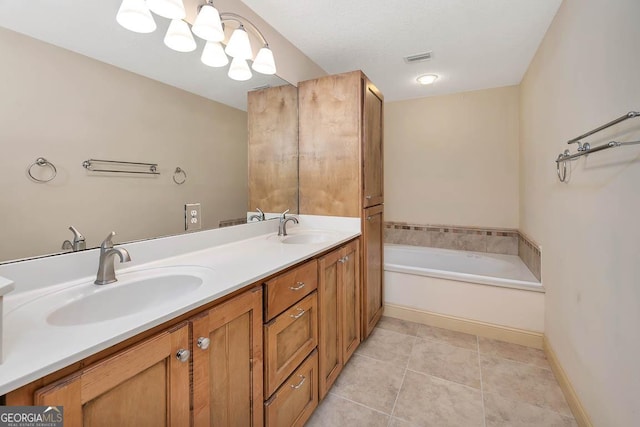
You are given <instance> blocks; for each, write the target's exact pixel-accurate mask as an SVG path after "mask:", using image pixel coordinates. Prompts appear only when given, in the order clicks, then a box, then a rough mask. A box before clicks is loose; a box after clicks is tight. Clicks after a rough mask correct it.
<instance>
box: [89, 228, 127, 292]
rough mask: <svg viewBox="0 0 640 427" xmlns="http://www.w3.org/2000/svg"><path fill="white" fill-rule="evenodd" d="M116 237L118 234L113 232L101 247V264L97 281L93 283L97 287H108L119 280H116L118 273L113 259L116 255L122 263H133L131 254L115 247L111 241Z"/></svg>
mask: <svg viewBox="0 0 640 427" xmlns="http://www.w3.org/2000/svg"><path fill="white" fill-rule="evenodd" d="M115 235H116V232H115V231H112V232H111V233H109V235H108V236H107V238H106V239H104V241H103V242H102V244H101V245H100V264H99V265H98V274H97V276H96V281H95V282H93V283H95V284H96V285H107V284H109V283H113V282H115V281H117V280H118V279H116V272H115V268H114V265H113V264H114V261H113V257H114V256H115V255H118V257H119V258H120V262H129V261H131V256H129V252H128V251H127V250H126V249H125V248H114V247H113V242H112V241H111V239H113V236H115Z"/></svg>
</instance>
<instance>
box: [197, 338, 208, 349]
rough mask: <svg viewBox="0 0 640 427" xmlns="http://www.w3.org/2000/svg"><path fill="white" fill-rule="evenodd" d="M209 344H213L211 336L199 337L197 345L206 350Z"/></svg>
mask: <svg viewBox="0 0 640 427" xmlns="http://www.w3.org/2000/svg"><path fill="white" fill-rule="evenodd" d="M209 344H211V340H210V339H209V338H205V337H200V338H198V341H196V345H197V346H198V347H200V348H201V349H203V350H206V349H208V348H209Z"/></svg>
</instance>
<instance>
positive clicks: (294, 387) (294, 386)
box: [289, 375, 307, 390]
mask: <svg viewBox="0 0 640 427" xmlns="http://www.w3.org/2000/svg"><path fill="white" fill-rule="evenodd" d="M299 377H300V378H302V379H301V380H300V382H299V383H298V384H296V385H293V384H289V386H290V387H291V388H292V389H294V390H297V389H299V388H300V387H302V384H304V382H305V381H306V380H307V377H305V376H304V375H299Z"/></svg>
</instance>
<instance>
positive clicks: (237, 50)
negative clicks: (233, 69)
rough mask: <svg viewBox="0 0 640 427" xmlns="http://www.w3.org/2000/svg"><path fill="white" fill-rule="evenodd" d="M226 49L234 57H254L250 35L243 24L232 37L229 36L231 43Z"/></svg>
mask: <svg viewBox="0 0 640 427" xmlns="http://www.w3.org/2000/svg"><path fill="white" fill-rule="evenodd" d="M224 51H225V52H226V53H227V55H229V56H230V57H232V58H239V59H251V58H252V57H253V53H252V52H251V43H249V35H248V34H247V32H246V31H245V29H244V27H243V26H242V25H240V27H239V28H236V29H235V30H234V31H233V34H231V38H229V44H227V47H226V48H225V50H224ZM231 66H233V64H232V65H231Z"/></svg>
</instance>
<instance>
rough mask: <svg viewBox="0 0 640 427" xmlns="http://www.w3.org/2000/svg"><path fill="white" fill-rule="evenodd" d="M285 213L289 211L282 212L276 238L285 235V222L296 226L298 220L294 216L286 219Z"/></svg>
mask: <svg viewBox="0 0 640 427" xmlns="http://www.w3.org/2000/svg"><path fill="white" fill-rule="evenodd" d="M287 212H289V209H287V210H286V211H284V212H282V216H281V217H280V228H278V236H286V235H287V222H289V221H293V222H294V223H296V224H298V218H296V217H295V216H290V217H289V218H287Z"/></svg>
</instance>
